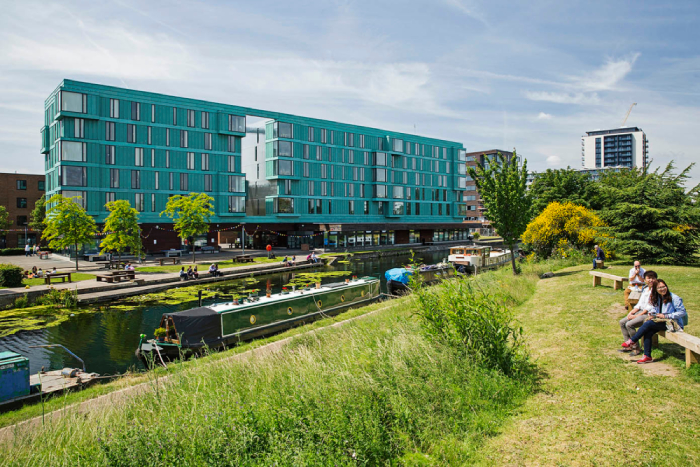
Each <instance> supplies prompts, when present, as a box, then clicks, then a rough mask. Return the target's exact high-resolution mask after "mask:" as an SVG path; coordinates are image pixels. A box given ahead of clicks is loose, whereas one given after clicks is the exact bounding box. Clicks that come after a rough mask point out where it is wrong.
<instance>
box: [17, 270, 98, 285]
mask: <svg viewBox="0 0 700 467" xmlns="http://www.w3.org/2000/svg"><path fill="white" fill-rule="evenodd" d="M70 278H71V280H72V281H73V282H80V281H89V280H90V279H94V278H95V275H94V274H86V273H84V272H73V273H71V275H70ZM44 283H45V282H44V279H43V278H41V277H40V278H37V279H24V280H23V281H22V284H23V285H43V284H44ZM51 283H52V284H60V283H61V281H51Z"/></svg>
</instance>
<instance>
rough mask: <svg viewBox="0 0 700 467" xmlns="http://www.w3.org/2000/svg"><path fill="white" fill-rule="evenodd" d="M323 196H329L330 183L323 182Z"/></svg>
mask: <svg viewBox="0 0 700 467" xmlns="http://www.w3.org/2000/svg"><path fill="white" fill-rule="evenodd" d="M321 196H328V182H321Z"/></svg>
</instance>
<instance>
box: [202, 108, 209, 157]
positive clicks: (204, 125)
mask: <svg viewBox="0 0 700 467" xmlns="http://www.w3.org/2000/svg"><path fill="white" fill-rule="evenodd" d="M202 128H204V129H205V130H208V129H209V112H204V111H202ZM209 149H211V148H209Z"/></svg>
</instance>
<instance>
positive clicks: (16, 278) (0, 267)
mask: <svg viewBox="0 0 700 467" xmlns="http://www.w3.org/2000/svg"><path fill="white" fill-rule="evenodd" d="M21 286H22V268H20V267H19V266H15V265H14V264H0V287H21Z"/></svg>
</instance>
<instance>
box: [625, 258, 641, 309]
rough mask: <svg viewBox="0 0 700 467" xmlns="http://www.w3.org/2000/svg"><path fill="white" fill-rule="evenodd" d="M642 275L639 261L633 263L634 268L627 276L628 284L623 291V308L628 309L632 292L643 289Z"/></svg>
mask: <svg viewBox="0 0 700 467" xmlns="http://www.w3.org/2000/svg"><path fill="white" fill-rule="evenodd" d="M644 273H645V271H644V268H643V267H642V266H641V265H640V264H639V261H635V262H634V266H633V267H632V269H630V272H629V274H627V277H628V278H629V280H630V284H629V286H628V287H627V288H626V289H625V306H626V307H627V309H628V310H629V309H630V300H629V297H630V293H632V291H633V290H639V288H641V287H644V284H645V281H644Z"/></svg>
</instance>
